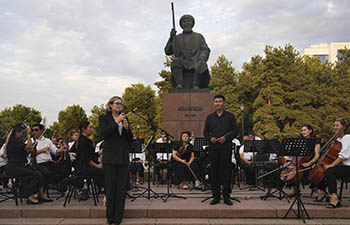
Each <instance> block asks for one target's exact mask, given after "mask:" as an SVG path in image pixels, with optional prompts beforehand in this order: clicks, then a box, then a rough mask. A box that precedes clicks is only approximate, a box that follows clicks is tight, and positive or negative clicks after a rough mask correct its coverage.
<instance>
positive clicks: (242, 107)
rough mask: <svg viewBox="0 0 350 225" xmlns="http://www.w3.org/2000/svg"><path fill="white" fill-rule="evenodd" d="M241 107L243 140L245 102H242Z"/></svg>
mask: <svg viewBox="0 0 350 225" xmlns="http://www.w3.org/2000/svg"><path fill="white" fill-rule="evenodd" d="M239 108H240V109H241V116H242V140H243V136H244V116H243V114H244V113H243V111H244V104H243V103H241V105H240V107H239Z"/></svg>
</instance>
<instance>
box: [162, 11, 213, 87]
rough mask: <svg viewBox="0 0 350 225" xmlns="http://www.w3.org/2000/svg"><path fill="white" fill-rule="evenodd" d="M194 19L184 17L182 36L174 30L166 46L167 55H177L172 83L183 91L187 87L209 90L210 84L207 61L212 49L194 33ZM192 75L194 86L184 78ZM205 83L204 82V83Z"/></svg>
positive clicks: (172, 71)
mask: <svg viewBox="0 0 350 225" xmlns="http://www.w3.org/2000/svg"><path fill="white" fill-rule="evenodd" d="M194 23H195V21H194V18H193V16H191V15H183V16H182V17H181V18H180V26H181V28H182V29H183V32H182V33H181V34H178V35H176V30H175V29H174V28H173V29H171V31H170V38H169V40H168V42H167V44H166V46H165V49H164V50H165V54H166V55H173V54H174V55H175V58H174V59H173V61H172V63H171V76H172V77H171V81H172V85H173V88H176V89H183V88H184V87H185V86H187V87H190V88H191V89H199V88H207V87H208V83H209V71H208V65H207V61H208V58H209V54H210V49H209V47H208V45H207V43H206V42H205V39H204V37H203V36H202V35H201V34H199V33H196V32H193V30H192V28H193V26H194ZM188 74H192V75H193V78H192V84H187V85H186V84H184V80H186V79H184V76H187V75H188ZM203 81H204V82H203Z"/></svg>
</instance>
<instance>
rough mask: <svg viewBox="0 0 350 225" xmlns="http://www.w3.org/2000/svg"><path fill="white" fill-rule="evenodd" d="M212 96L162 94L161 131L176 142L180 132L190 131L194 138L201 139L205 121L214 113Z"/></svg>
mask: <svg viewBox="0 0 350 225" xmlns="http://www.w3.org/2000/svg"><path fill="white" fill-rule="evenodd" d="M214 95H215V94H212V93H209V92H190V93H167V94H164V95H163V124H162V125H163V129H165V130H167V131H168V132H169V133H171V134H172V135H173V136H174V137H175V139H176V140H178V139H179V137H180V133H181V132H182V131H191V132H193V133H194V135H195V137H203V129H204V124H205V120H206V118H207V116H208V115H209V114H210V113H212V112H214V107H213V97H214Z"/></svg>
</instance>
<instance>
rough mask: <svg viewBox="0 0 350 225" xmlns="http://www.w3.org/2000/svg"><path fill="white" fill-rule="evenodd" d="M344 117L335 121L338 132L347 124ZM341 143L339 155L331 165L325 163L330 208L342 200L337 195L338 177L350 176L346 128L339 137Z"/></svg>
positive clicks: (349, 137) (349, 147) (349, 139)
mask: <svg viewBox="0 0 350 225" xmlns="http://www.w3.org/2000/svg"><path fill="white" fill-rule="evenodd" d="M346 124H347V123H346V121H345V120H344V119H343V118H340V119H337V120H336V121H335V122H334V131H335V132H336V133H337V132H338V131H340V130H341V129H342V128H344V126H345V125H346ZM337 141H339V142H340V143H341V150H340V152H339V154H338V157H337V158H336V159H335V160H334V161H333V162H332V163H331V164H329V165H325V169H326V173H325V180H326V183H327V186H328V192H329V194H331V196H332V197H331V199H330V203H329V205H328V206H327V207H328V208H337V207H339V206H340V202H339V199H338V196H337V179H339V178H349V177H350V134H349V131H348V130H344V131H343V132H342V133H341V134H340V136H339V138H338V139H337Z"/></svg>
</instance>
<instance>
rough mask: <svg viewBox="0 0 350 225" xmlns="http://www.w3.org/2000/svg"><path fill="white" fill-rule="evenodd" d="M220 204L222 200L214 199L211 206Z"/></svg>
mask: <svg viewBox="0 0 350 225" xmlns="http://www.w3.org/2000/svg"><path fill="white" fill-rule="evenodd" d="M219 202H220V198H214V199H213V200H211V202H210V205H216V204H218V203H219Z"/></svg>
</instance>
